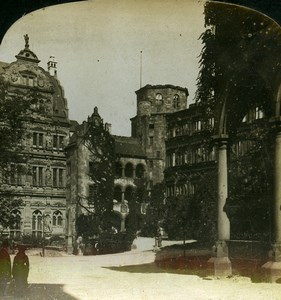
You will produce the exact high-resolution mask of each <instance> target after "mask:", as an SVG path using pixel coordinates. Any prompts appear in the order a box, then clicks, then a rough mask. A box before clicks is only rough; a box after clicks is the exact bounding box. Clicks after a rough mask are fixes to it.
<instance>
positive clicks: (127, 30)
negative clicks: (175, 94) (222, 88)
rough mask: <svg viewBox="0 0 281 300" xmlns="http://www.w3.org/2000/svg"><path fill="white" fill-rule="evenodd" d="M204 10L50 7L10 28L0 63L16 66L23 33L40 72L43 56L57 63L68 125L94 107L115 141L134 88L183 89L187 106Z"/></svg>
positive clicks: (185, 0) (196, 4)
mask: <svg viewBox="0 0 281 300" xmlns="http://www.w3.org/2000/svg"><path fill="white" fill-rule="evenodd" d="M203 6H204V1H203V0H96V1H94V0H88V1H85V2H77V3H75V2H74V3H69V4H60V5H55V6H50V7H47V8H44V9H40V10H37V11H35V12H32V13H30V14H27V15H25V16H23V17H22V18H21V19H20V20H18V21H17V22H16V23H15V24H13V25H12V26H11V27H10V29H9V30H8V32H7V33H6V35H5V36H4V39H3V42H2V44H1V45H0V60H1V61H5V62H12V61H15V55H17V54H18V52H19V51H20V50H21V49H23V48H24V38H23V35H24V34H26V33H27V34H28V35H29V38H30V39H29V44H30V49H31V50H32V51H33V52H34V53H35V54H36V55H37V56H38V58H39V59H40V60H41V62H40V66H42V67H43V68H44V69H47V61H48V59H49V57H50V56H51V55H53V56H55V59H56V61H57V62H58V65H57V69H58V79H59V81H60V83H61V84H62V86H63V87H64V90H65V96H66V98H67V101H68V108H69V117H70V119H74V120H77V121H78V122H82V121H83V120H86V119H87V117H88V116H89V115H91V114H92V112H93V109H94V107H95V106H97V107H98V109H99V113H100V115H101V117H102V118H103V119H104V122H107V123H111V124H112V133H113V134H117V135H127V136H129V135H130V133H131V129H130V128H131V124H130V123H131V122H130V118H132V117H134V116H135V114H136V94H135V91H136V90H138V89H139V88H140V86H145V85H146V84H151V85H156V84H172V85H178V86H181V87H186V88H187V89H188V90H189V94H190V96H189V99H188V102H189V103H190V102H192V100H193V98H194V94H195V90H196V78H197V76H198V72H199V69H198V66H199V57H198V56H199V55H200V52H201V48H202V44H201V41H200V40H199V36H200V34H201V33H202V32H203V31H204V15H203ZM141 52H142V54H141ZM141 55H142V59H141ZM141 61H142V73H141V72H140V69H141V68H140V65H141ZM141 74H142V75H141Z"/></svg>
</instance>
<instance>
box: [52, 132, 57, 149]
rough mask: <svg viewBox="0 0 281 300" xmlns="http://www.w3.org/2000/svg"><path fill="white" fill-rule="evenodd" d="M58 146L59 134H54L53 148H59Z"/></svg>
mask: <svg viewBox="0 0 281 300" xmlns="http://www.w3.org/2000/svg"><path fill="white" fill-rule="evenodd" d="M57 146H58V136H57V135H53V148H55V149H56V148H57Z"/></svg>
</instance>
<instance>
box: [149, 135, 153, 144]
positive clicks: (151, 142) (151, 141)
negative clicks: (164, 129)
mask: <svg viewBox="0 0 281 300" xmlns="http://www.w3.org/2000/svg"><path fill="white" fill-rule="evenodd" d="M149 145H150V146H152V145H153V136H150V137H149Z"/></svg>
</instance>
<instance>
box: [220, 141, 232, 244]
mask: <svg viewBox="0 0 281 300" xmlns="http://www.w3.org/2000/svg"><path fill="white" fill-rule="evenodd" d="M227 194H228V186H227V140H226V139H221V140H220V141H218V207H217V208H218V240H219V241H225V240H229V239H230V222H229V219H228V217H227V215H226V213H225V212H224V206H225V202H226V198H227Z"/></svg>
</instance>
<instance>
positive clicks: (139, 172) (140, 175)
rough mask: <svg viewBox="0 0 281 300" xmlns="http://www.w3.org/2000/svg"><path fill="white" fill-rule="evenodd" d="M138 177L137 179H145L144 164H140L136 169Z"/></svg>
mask: <svg viewBox="0 0 281 300" xmlns="http://www.w3.org/2000/svg"><path fill="white" fill-rule="evenodd" d="M136 177H137V178H143V177H144V166H143V165H142V164H138V165H137V167H136Z"/></svg>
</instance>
